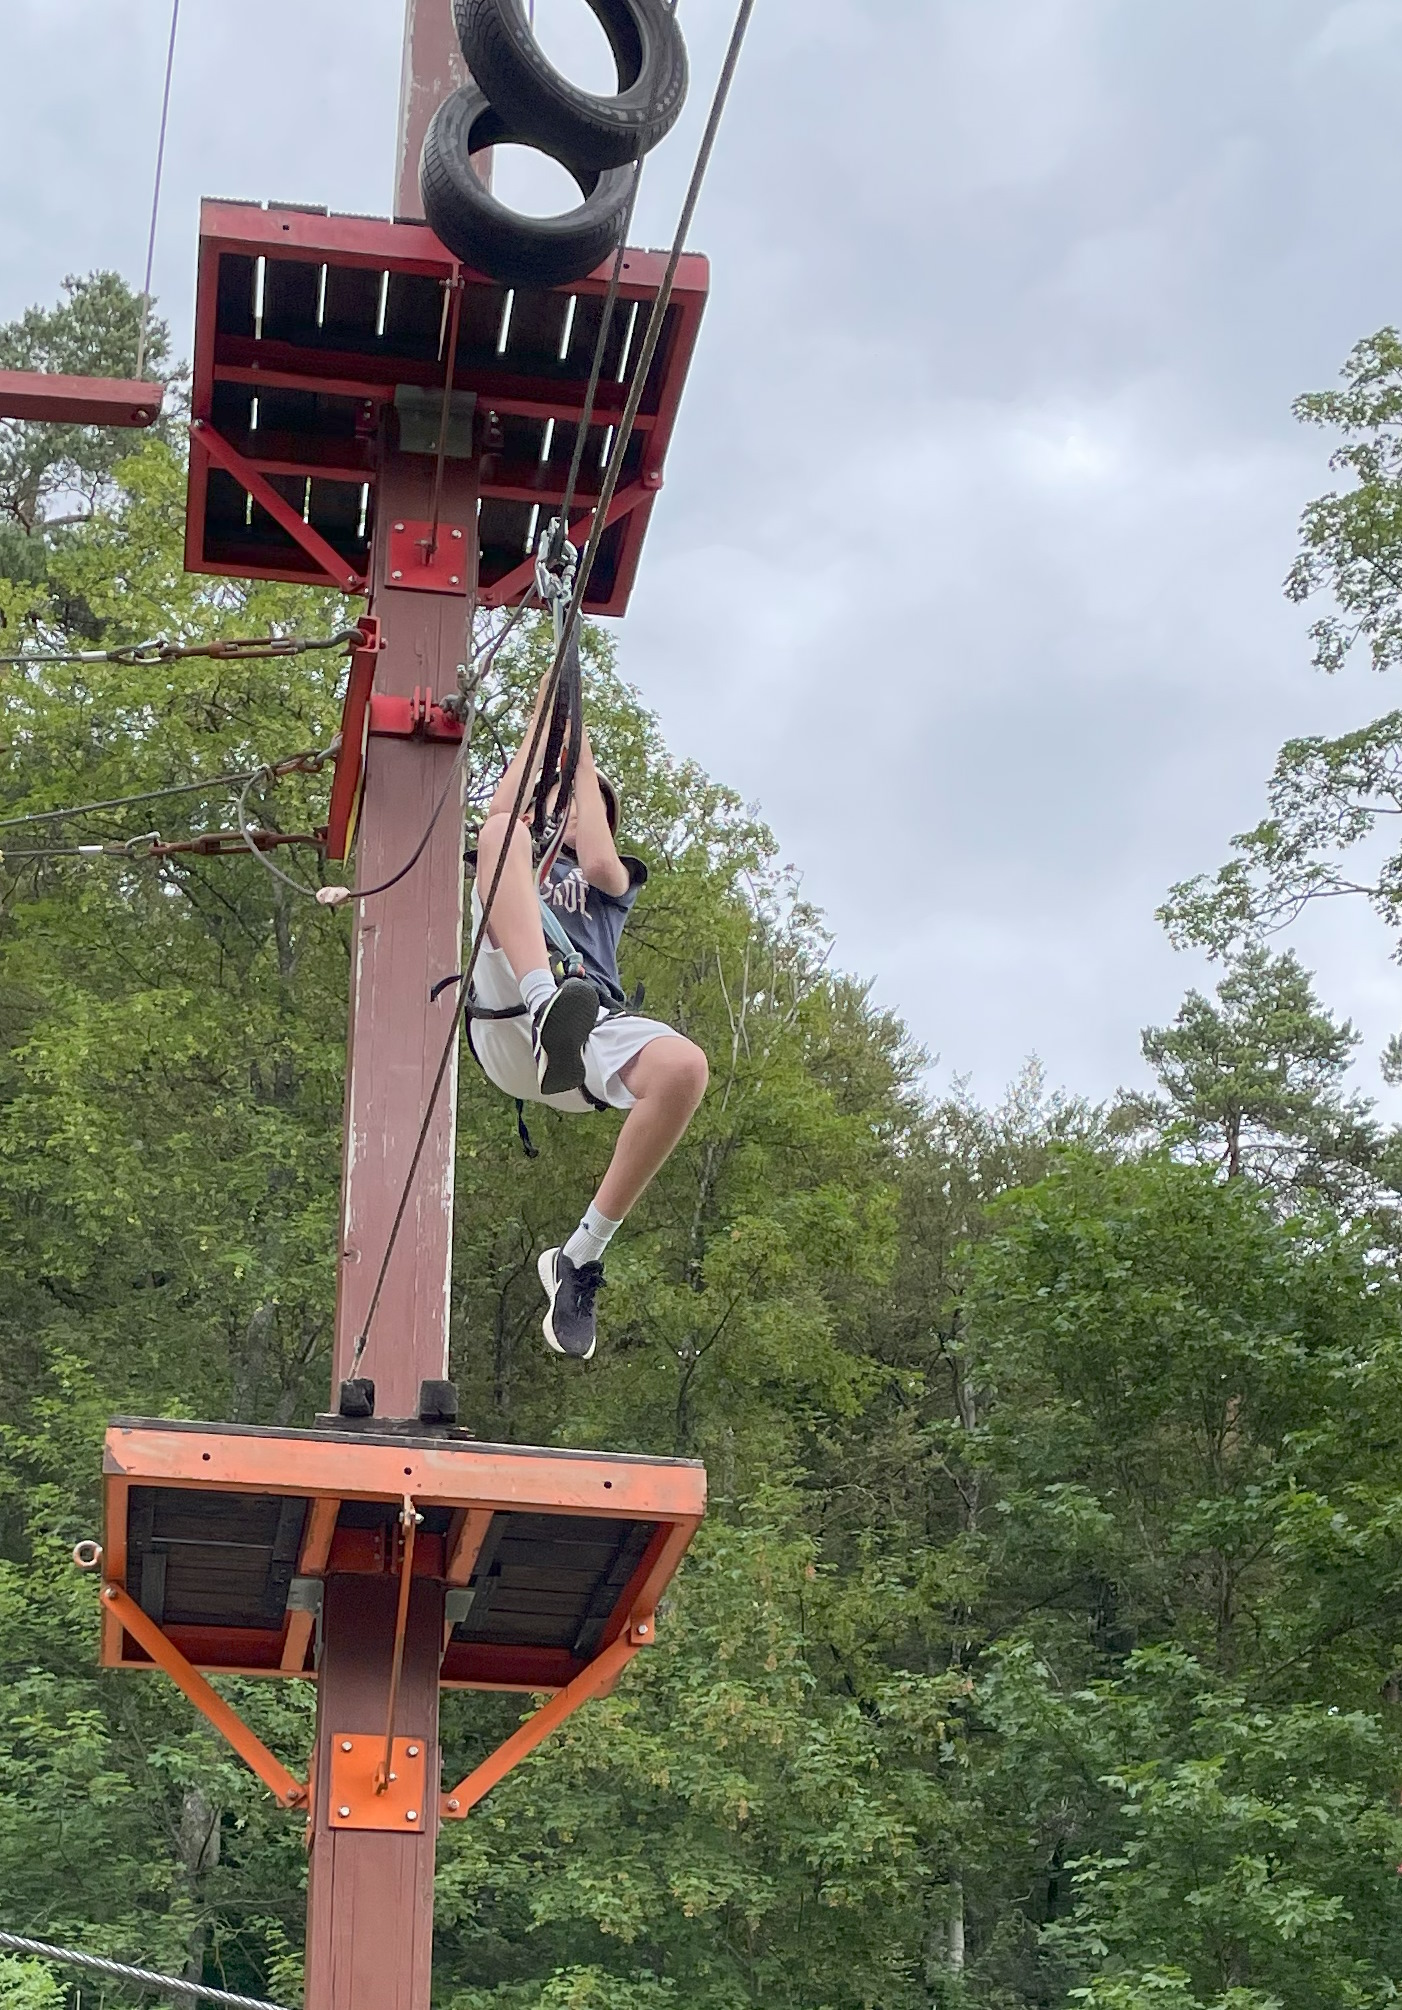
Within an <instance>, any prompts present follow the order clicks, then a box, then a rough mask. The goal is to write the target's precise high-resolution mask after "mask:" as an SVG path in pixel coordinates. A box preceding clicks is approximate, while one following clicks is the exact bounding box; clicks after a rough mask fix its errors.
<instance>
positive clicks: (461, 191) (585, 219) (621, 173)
mask: <svg viewBox="0 0 1402 2010" xmlns="http://www.w3.org/2000/svg"><path fill="white" fill-rule="evenodd" d="M512 145H517V146H519V145H525V146H533V147H535V148H537V149H538V151H540V152H541V153H549V154H552V155H554V157H555V159H556V160H558V161H560V165H561V166H562V167H564V168H566V169H568V171H569V172H570V173H571V174H573V175H574V178H575V180H576V181H577V182H578V183H579V186H580V193H581V194H582V196H583V198H584V200H583V201H582V202H581V203H580V205H579V207H578V208H577V209H571V210H566V211H565V212H564V214H563V215H560V216H521V215H520V214H518V212H517V211H516V210H514V209H508V208H507V207H506V205H505V203H501V202H498V201H497V199H496V197H495V196H494V195H492V194H491V192H490V191H489V190H488V189H487V188H486V187H485V186H484V184H483V183H482V181H481V180H480V178H479V177H478V175H477V172H476V170H475V169H474V167H473V166H472V162H471V158H470V156H471V155H472V154H473V153H474V152H477V151H479V150H480V149H481V148H483V147H493V146H512ZM632 180H633V177H632V175H631V173H630V172H629V171H628V169H627V168H626V167H624V168H609V169H608V170H607V171H606V172H604V173H602V174H590V173H585V172H583V171H581V170H579V169H577V168H575V167H574V166H573V164H572V163H571V162H570V161H567V160H564V159H562V158H561V156H560V155H559V154H558V153H556V151H555V149H554V147H551V146H546V145H545V144H544V142H543V141H541V140H540V139H538V138H536V137H535V136H534V135H528V134H525V133H522V132H520V131H518V130H517V129H516V128H515V127H514V126H513V125H511V124H509V123H508V121H507V120H506V119H505V118H503V117H502V115H501V113H500V112H498V111H497V110H496V109H495V108H494V107H493V106H492V105H489V104H488V102H487V99H486V97H485V95H484V94H483V92H482V91H481V90H480V89H479V88H478V87H477V85H476V84H466V85H464V86H463V88H462V89H461V90H460V91H454V93H453V95H452V96H451V97H450V98H445V99H444V100H443V102H442V104H441V105H440V106H439V107H438V110H437V111H436V112H435V113H434V115H433V120H432V123H431V124H430V126H429V129H428V132H427V134H426V135H425V138H424V150H423V155H422V158H421V159H420V162H419V190H420V193H421V195H422V196H423V205H424V216H425V218H426V219H427V221H428V223H429V224H430V225H431V227H432V228H433V230H434V231H436V232H437V234H438V236H439V237H440V238H441V239H442V241H443V243H444V244H446V245H447V247H448V249H449V251H451V252H452V253H453V254H454V256H455V257H457V258H460V259H461V260H462V261H463V263H464V264H465V265H470V266H472V267H474V269H475V270H476V271H478V272H485V273H486V274H487V276H488V277H489V278H491V279H497V280H500V281H501V282H502V284H503V285H506V286H564V285H567V284H568V283H569V282H570V281H571V280H573V279H583V278H585V277H586V275H587V274H589V273H591V272H592V271H593V270H594V268H595V267H596V266H598V265H602V264H603V262H604V260H605V259H606V258H607V257H608V256H609V255H610V253H612V252H613V251H615V250H616V249H617V247H618V244H619V241H620V239H621V238H622V235H623V226H624V222H625V220H626V218H627V214H628V198H629V195H630V193H631V189H632Z"/></svg>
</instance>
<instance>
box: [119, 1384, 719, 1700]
mask: <svg viewBox="0 0 1402 2010" xmlns="http://www.w3.org/2000/svg"><path fill="white" fill-rule="evenodd" d="M103 1472H104V1476H105V1477H104V1487H105V1510H106V1528H105V1535H104V1543H103V1549H104V1556H103V1575H104V1578H105V1579H106V1581H107V1582H108V1583H109V1584H113V1585H117V1586H119V1587H120V1588H121V1589H122V1590H123V1591H125V1592H126V1593H127V1594H128V1595H129V1596H130V1597H131V1598H132V1599H133V1600H135V1602H136V1603H137V1604H138V1605H139V1606H140V1607H141V1609H142V1611H143V1612H144V1613H145V1614H146V1616H147V1617H148V1618H149V1619H150V1620H151V1621H153V1622H154V1624H155V1625H157V1626H158V1627H159V1628H160V1629H161V1631H162V1632H163V1633H164V1635H165V1636H166V1638H167V1639H168V1640H169V1641H170V1643H171V1644H172V1645H173V1646H174V1647H175V1648H176V1649H178V1651H179V1653H180V1654H182V1655H183V1656H184V1657H185V1658H186V1660H188V1661H189V1662H191V1663H192V1664H193V1665H194V1667H195V1668H197V1669H199V1670H202V1671H203V1672H205V1673H224V1674H241V1675H269V1676H293V1677H304V1678H314V1677H315V1675H316V1661H317V1619H318V1612H319V1608H320V1601H321V1596H322V1587H323V1585H324V1583H325V1580H326V1579H327V1578H328V1577H331V1576H381V1575H387V1576H391V1577H393V1576H397V1574H398V1571H399V1564H400V1559H401V1555H402V1551H401V1548H400V1544H401V1543H402V1536H401V1534H400V1532H399V1517H400V1513H401V1509H402V1507H403V1504H404V1501H405V1498H406V1496H407V1497H408V1499H410V1500H411V1501H412V1502H413V1504H414V1506H415V1508H416V1509H417V1510H418V1511H419V1513H420V1515H421V1516H422V1523H421V1527H420V1532H419V1534H418V1538H417V1542H416V1543H415V1545H414V1550H413V1566H412V1568H413V1575H414V1576H415V1577H428V1578H436V1579H438V1580H439V1581H441V1582H442V1583H443V1584H444V1585H445V1586H446V1588H447V1594H446V1595H447V1621H446V1626H445V1642H446V1644H445V1650H444V1655H443V1663H442V1680H443V1682H444V1683H445V1684H446V1685H447V1686H450V1687H454V1688H471V1689H507V1690H522V1691H531V1690H534V1691H540V1690H547V1691H554V1690H560V1689H564V1688H565V1687H566V1686H567V1685H569V1684H570V1683H572V1682H574V1681H575V1679H576V1678H577V1677H579V1676H581V1675H582V1674H583V1673H584V1672H585V1670H586V1669H588V1668H589V1667H590V1666H591V1665H593V1664H596V1663H597V1662H598V1659H599V1657H600V1656H601V1655H602V1654H604V1653H605V1652H606V1651H607V1650H608V1649H610V1648H611V1647H613V1646H614V1645H615V1644H616V1643H617V1642H619V1641H620V1640H621V1639H623V1638H624V1637H625V1636H626V1635H627V1632H628V1628H629V1626H630V1623H631V1621H632V1620H633V1618H634V1617H635V1616H636V1615H639V1614H647V1615H650V1614H651V1613H652V1612H653V1611H654V1610H655V1608H656V1603H657V1599H658V1598H659V1597H660V1595H661V1593H662V1591H663V1589H664V1588H665V1586H666V1585H667V1583H668V1582H669V1580H670V1579H671V1577H672V1575H673V1573H674V1572H675V1570H676V1568H677V1566H678V1564H679V1563H680V1561H681V1558H682V1556H683V1554H684V1552H685V1550H686V1548H687V1545H688V1544H689V1543H690V1541H691V1539H692V1536H693V1535H694V1534H695V1531H696V1529H697V1527H698V1526H699V1524H700V1521H701V1518H702V1516H703V1515H704V1513H705V1509H706V1474H705V1469H704V1468H703V1467H702V1466H700V1465H698V1464H694V1463H692V1462H690V1461H687V1460H680V1459H648V1458H637V1457H633V1456H628V1455H624V1454H618V1453H607V1452H575V1451H557V1450H550V1449H541V1448H538V1447H531V1446H521V1445H487V1444H478V1443H476V1442H475V1441H473V1440H471V1439H470V1438H468V1437H467V1436H466V1435H465V1434H464V1435H461V1436H453V1435H443V1436H435V1437H426V1436H423V1435H404V1436H396V1435H395V1434H394V1427H393V1425H392V1424H390V1425H387V1426H386V1427H385V1430H384V1432H383V1434H381V1433H380V1432H372V1433H366V1432H360V1431H356V1432H351V1431H339V1430H314V1431H293V1430H277V1429H263V1428H258V1427H232V1426H229V1425H223V1424H190V1423H164V1422H159V1421H148V1420H119V1421H118V1422H116V1423H114V1424H113V1425H112V1427H111V1429H110V1430H109V1431H108V1433H107V1439H106V1446H105V1452H104V1458H103ZM102 1662H103V1665H104V1666H105V1667H109V1668H128V1669H134V1668H150V1667H151V1666H152V1665H153V1664H152V1662H151V1660H150V1658H149V1657H148V1655H147V1654H146V1653H145V1652H144V1650H143V1649H142V1648H141V1647H140V1646H139V1645H138V1644H137V1642H136V1641H135V1640H134V1639H133V1638H132V1636H131V1634H130V1632H128V1631H127V1630H126V1629H125V1628H124V1627H123V1626H122V1625H121V1623H120V1621H119V1620H118V1618H117V1617H116V1615H115V1614H114V1613H113V1612H110V1611H109V1612H107V1613H105V1615H104V1622H103V1635H102Z"/></svg>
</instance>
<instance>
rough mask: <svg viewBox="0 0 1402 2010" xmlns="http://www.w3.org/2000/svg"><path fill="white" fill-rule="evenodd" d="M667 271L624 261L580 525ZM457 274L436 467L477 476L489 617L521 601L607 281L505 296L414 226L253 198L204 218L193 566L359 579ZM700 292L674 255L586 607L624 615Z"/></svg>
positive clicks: (439, 350)
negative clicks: (663, 313) (383, 462)
mask: <svg viewBox="0 0 1402 2010" xmlns="http://www.w3.org/2000/svg"><path fill="white" fill-rule="evenodd" d="M665 264H666V259H665V256H664V255H663V254H662V253H660V252H652V251H635V250H629V251H628V252H627V253H626V254H625V257H624V262H623V272H622V281H621V285H620V289H619V298H618V301H617V304H616V305H615V308H614V311H613V325H612V327H611V329H610V331H609V336H608V344H607V349H606V355H605V367H604V374H603V381H602V384H601V386H600V391H599V398H598V402H597V406H596V414H595V423H594V424H593V425H592V426H591V428H590V436H589V440H588V442H587V446H586V451H585V455H584V462H583V476H582V480H581V483H580V487H579V491H578V496H579V502H578V504H577V506H576V511H575V518H576V524H577V525H579V527H580V529H581V531H582V530H583V529H586V528H587V516H585V515H584V514H583V512H584V509H585V508H586V507H587V505H588V503H589V502H590V501H591V500H592V499H594V498H596V497H597V495H598V492H599V483H600V476H601V474H602V467H603V461H604V458H605V455H606V451H607V446H608V443H609V441H610V439H611V430H610V428H611V424H612V421H613V420H614V418H616V416H617V414H618V413H619V412H620V411H621V409H622V406H623V403H624V398H625V395H626V389H627V382H628V377H629V369H630V361H631V358H632V356H633V355H634V354H635V353H636V348H637V345H638V344H639V343H640V342H641V339H642V332H643V326H644V324H645V322H646V318H647V313H648V310H649V307H650V305H651V302H652V300H653V298H654V297H655V295H656V292H657V288H658V286H659V283H660V281H661V278H662V273H663V269H664V267H665ZM459 275H460V276H461V278H462V279H463V281H464V290H463V296H462V309H461V322H460V331H459V336H458V345H457V352H456V357H455V359H454V361H453V368H452V382H453V389H454V394H455V398H454V422H453V429H452V430H453V435H454V436H453V438H452V439H451V441H450V445H449V452H450V453H451V454H453V455H454V456H462V457H467V456H471V457H473V458H475V459H477V460H478V461H479V462H480V464H481V472H482V485H481V498H482V499H481V509H480V516H479V525H478V528H479V535H480V540H481V570H480V589H481V591H480V599H481V602H482V604H483V605H484V606H488V607H492V606H505V605H509V604H511V603H513V602H514V601H516V600H518V599H519V598H520V597H521V595H522V594H523V593H524V592H525V590H526V588H527V587H528V586H529V584H530V582H531V580H532V578H533V576H534V574H533V568H532V566H531V565H530V563H529V562H528V553H529V552H530V550H531V549H532V544H533V534H534V532H535V530H536V528H537V527H538V526H539V524H540V523H541V521H542V520H543V519H544V518H545V517H546V516H548V514H549V513H550V512H551V510H552V506H556V505H558V503H559V502H560V500H561V498H562V497H563V493H564V482H565V476H566V473H567V470H568V467H569V462H570V456H571V454H572V451H573V447H574V441H575V435H576V429H577V425H578V421H579V418H580V415H581V411H582V407H583V402H584V393H585V387H586V384H587V381H588V376H589V367H590V362H591V360H592V356H593V352H594V344H595V340H596V337H597V335H598V331H599V322H600V316H601V313H602V308H603V299H604V295H605V293H606V291H607V287H608V278H609V267H607V266H606V267H602V268H601V269H600V270H599V271H598V272H596V273H594V274H593V275H592V276H591V277H590V278H588V279H585V280H581V281H579V282H577V283H576V284H574V285H573V286H569V287H562V288H558V289H549V288H543V287H542V288H531V289H518V290H515V291H513V290H512V289H509V288H507V287H504V286H501V285H499V284H498V283H497V282H496V281H495V280H490V279H486V278H483V277H482V276H481V275H480V274H477V273H473V272H471V271H469V270H465V269H464V268H462V267H461V266H459V265H458V263H457V261H456V260H455V259H454V258H453V256H452V254H451V253H450V252H448V251H447V250H446V249H445V248H444V247H443V245H442V244H440V243H439V241H438V239H437V238H436V237H435V236H434V234H433V232H432V231H431V230H430V229H429V228H428V226H427V224H424V223H418V222H407V221H405V222H387V221H382V220H380V219H377V218H372V217H361V216H337V215H332V214H329V213H327V212H325V211H322V210H315V209H303V208H295V207H281V206H273V205H270V206H269V207H267V208H262V207H260V206H259V205H257V204H254V203H238V202H206V203H205V204H204V205H203V208H202V211H201V220H200V260H199V293H198V304H197V312H196V327H195V360H194V384H193V390H192V414H193V418H194V420H195V428H194V432H193V436H192V442H191V453H190V495H189V519H188V529H187V541H186V565H187V567H188V568H189V570H190V571H192V572H213V573H227V574H233V575H238V576H243V577H247V576H249V575H252V576H255V577H258V578H264V579H282V580H292V581H298V582H303V583H307V582H310V583H314V584H325V583H330V582H334V583H335V584H336V585H338V586H340V587H341V588H342V589H343V590H350V591H355V590H359V588H360V586H363V583H364V580H365V577H366V572H367V567H368V564H369V554H370V540H371V537H372V535H373V531H374V510H375V490H376V484H377V480H378V474H379V468H378V453H379V451H380V449H379V447H378V446H377V439H378V438H379V437H380V436H381V428H380V425H379V419H380V415H381V412H382V411H383V408H384V407H385V406H386V405H393V406H396V407H397V409H398V411H399V414H400V420H401V425H400V444H401V446H407V445H408V437H407V435H406V433H405V429H404V427H405V420H406V415H408V414H409V413H410V412H411V411H412V410H413V409H415V408H416V409H417V410H418V412H419V414H420V425H421V426H422V424H423V423H424V420H423V417H422V415H423V414H424V413H425V412H427V414H428V423H429V425H430V427H431V429H432V431H433V433H434V437H435V439H436V426H437V418H438V406H439V403H440V402H441V392H442V390H443V388H444V382H445V374H446V370H447V366H448V357H447V355H446V351H447V348H448V327H449V315H448V313H447V302H448V295H447V290H446V289H447V286H448V284H449V283H450V282H451V281H452V280H453V279H454V278H456V277H458V276H459ZM708 283H709V266H708V263H707V261H706V259H705V258H703V257H701V256H699V255H697V254H689V255H688V256H686V257H684V258H683V259H682V261H681V265H680V268H679V270H678V274H677V281H676V288H675V292H674V295H673V300H672V304H671V306H670V307H669V309H668V312H667V318H666V325H665V327H664V330H663V334H662V339H661V342H660V344H659V346H658V351H657V356H656V359H655V361H654V363H653V367H652V370H651V372H650V374H649V379H648V384H647V388H646V392H645V395H644V398H643V403H642V410H641V413H640V415H639V418H638V423H637V427H636V430H635V432H634V436H633V440H632V443H631V445H630V448H629V453H628V459H627V463H626V466H625V469H624V473H623V479H622V481H621V483H620V486H619V492H618V495H617V497H616V499H615V502H614V505H613V508H612V510H611V512H610V516H611V519H612V522H611V528H610V531H609V534H608V536H607V537H606V538H605V540H604V543H603V546H602V549H601V551H600V554H599V560H598V563H597V565H596V567H595V569H594V574H593V578H592V580H591V582H590V588H589V593H588V596H587V598H586V601H585V611H586V612H587V613H590V614H622V613H623V611H624V609H625V608H626V606H627V604H628V598H629V595H630V593H631V591H632V587H633V581H634V578H635V576H636V573H637V568H638V560H639V556H640V554H641V550H642V544H643V538H644V536H645V534H646V531H647V525H648V519H649V517H650V516H651V513H652V507H653V503H654V501H655V499H656V496H657V492H658V490H659V489H660V488H661V486H662V480H663V469H664V463H665V460H666V454H667V449H668V445H669V443H670V441H671V437H672V430H673V426H674V424H675V420H676V414H677V407H678V404H679V402H680V399H681V393H682V387H683V384H684V382H685V379H686V374H687V369H688V367H689V365H690V362H691V356H692V352H693V350H694V348H695V345H696V339H697V334H698V331H699V328H700V322H701V315H702V311H703V309H704V306H705V301H706V293H707V287H708ZM435 393H437V394H440V397H439V400H438V401H435V399H434V396H433V394H435ZM469 427H470V429H471V430H470V436H469V433H468V428H469ZM581 541H582V540H581Z"/></svg>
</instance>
